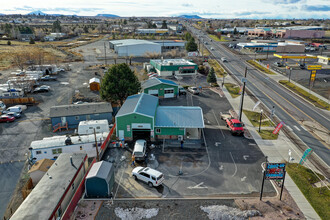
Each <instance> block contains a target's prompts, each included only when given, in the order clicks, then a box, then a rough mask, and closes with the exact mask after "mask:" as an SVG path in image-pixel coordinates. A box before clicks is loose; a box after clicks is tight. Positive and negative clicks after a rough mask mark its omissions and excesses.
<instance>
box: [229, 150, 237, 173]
mask: <svg viewBox="0 0 330 220" xmlns="http://www.w3.org/2000/svg"><path fill="white" fill-rule="evenodd" d="M229 153H230V156H231V159H232V160H233V162H234V164H235V172H234V174H233V175H232V177H234V176H235V175H236V173H237V165H236V163H235V160H234V157H233V155H232V154H231V152H229Z"/></svg>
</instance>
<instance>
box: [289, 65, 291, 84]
mask: <svg viewBox="0 0 330 220" xmlns="http://www.w3.org/2000/svg"><path fill="white" fill-rule="evenodd" d="M291 70H292V68H290V73H289V82H290V80H291Z"/></svg>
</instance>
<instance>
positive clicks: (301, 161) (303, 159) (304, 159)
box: [299, 148, 313, 165]
mask: <svg viewBox="0 0 330 220" xmlns="http://www.w3.org/2000/svg"><path fill="white" fill-rule="evenodd" d="M312 152H313V150H312V149H310V148H308V149H307V150H305V152H304V154H303V155H302V157H301V160H300V162H299V164H300V165H303V164H304V162H305V161H306V160H307V157H308V156H309V155H311V154H312Z"/></svg>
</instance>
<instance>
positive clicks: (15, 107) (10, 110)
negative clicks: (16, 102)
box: [2, 106, 22, 114]
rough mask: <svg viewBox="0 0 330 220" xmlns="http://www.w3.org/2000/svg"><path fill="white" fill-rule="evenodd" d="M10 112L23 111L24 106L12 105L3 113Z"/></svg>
mask: <svg viewBox="0 0 330 220" xmlns="http://www.w3.org/2000/svg"><path fill="white" fill-rule="evenodd" d="M9 112H17V113H20V114H21V113H22V108H21V107H19V106H12V107H9V108H7V109H6V110H5V111H2V113H4V114H7V113H9Z"/></svg>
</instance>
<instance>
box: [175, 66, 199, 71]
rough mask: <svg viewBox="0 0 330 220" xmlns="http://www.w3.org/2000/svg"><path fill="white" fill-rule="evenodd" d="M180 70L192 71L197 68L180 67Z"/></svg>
mask: <svg viewBox="0 0 330 220" xmlns="http://www.w3.org/2000/svg"><path fill="white" fill-rule="evenodd" d="M179 69H183V70H192V69H195V67H194V66H183V67H180V68H179Z"/></svg>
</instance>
